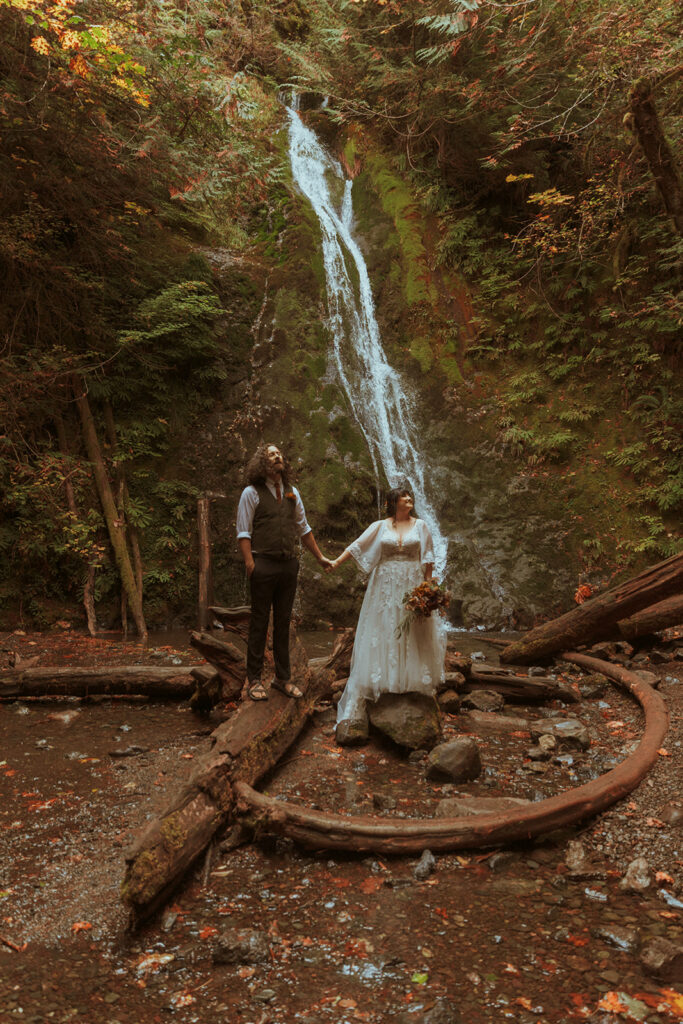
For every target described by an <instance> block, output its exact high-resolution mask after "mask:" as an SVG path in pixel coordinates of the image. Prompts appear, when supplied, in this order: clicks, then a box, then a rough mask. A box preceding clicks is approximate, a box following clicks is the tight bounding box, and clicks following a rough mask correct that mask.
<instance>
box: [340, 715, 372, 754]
mask: <svg viewBox="0 0 683 1024" xmlns="http://www.w3.org/2000/svg"><path fill="white" fill-rule="evenodd" d="M334 735H335V740H336V741H337V743H338V744H339V746H340V747H357V746H360V745H361V744H363V743H366V742H367V740H368V737H369V735H370V725H369V722H368V719H367V716H363V717H362V718H345V719H343V721H341V722H340V723H339V725H338V726H337V728H336V730H335V734H334Z"/></svg>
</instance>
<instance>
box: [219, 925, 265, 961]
mask: <svg viewBox="0 0 683 1024" xmlns="http://www.w3.org/2000/svg"><path fill="white" fill-rule="evenodd" d="M212 953H213V962H214V963H215V964H265V963H268V961H269V960H270V948H269V946H268V938H267V936H266V933H265V932H262V931H257V930H256V929H254V928H225V929H224V930H223V931H222V932H221V934H220V935H219V936H218V938H217V939H216V941H215V944H214V946H213V951H212Z"/></svg>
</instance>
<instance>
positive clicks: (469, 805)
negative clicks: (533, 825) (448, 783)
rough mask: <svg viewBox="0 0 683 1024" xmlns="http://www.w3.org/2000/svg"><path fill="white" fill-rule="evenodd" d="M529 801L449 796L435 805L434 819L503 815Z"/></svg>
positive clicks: (508, 798)
mask: <svg viewBox="0 0 683 1024" xmlns="http://www.w3.org/2000/svg"><path fill="white" fill-rule="evenodd" d="M531 803H532V801H531V800H522V799H520V798H519V797H516V796H480V797H471V798H467V797H458V796H451V797H448V798H447V799H446V800H440V801H439V803H438V804H437V805H436V811H435V812H434V816H435V817H436V818H467V817H470V816H471V815H475V814H503V813H504V812H505V811H509V810H513V809H514V808H517V807H528V806H529V805H530V804H531Z"/></svg>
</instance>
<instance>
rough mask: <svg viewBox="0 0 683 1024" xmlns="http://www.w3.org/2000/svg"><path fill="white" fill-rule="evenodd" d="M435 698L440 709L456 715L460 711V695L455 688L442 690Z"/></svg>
mask: <svg viewBox="0 0 683 1024" xmlns="http://www.w3.org/2000/svg"><path fill="white" fill-rule="evenodd" d="M437 700H438V701H439V707H440V708H441V710H442V711H445V712H447V714H449V715H457V713H458V712H459V711H460V696H459V695H458V694H457V693H456V692H455V690H444V691H443V693H440V694H439V696H438V698H437Z"/></svg>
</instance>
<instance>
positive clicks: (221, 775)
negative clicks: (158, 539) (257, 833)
mask: <svg viewBox="0 0 683 1024" xmlns="http://www.w3.org/2000/svg"><path fill="white" fill-rule="evenodd" d="M330 678H331V673H329V672H328V671H327V670H323V671H322V672H319V673H317V674H315V675H314V674H313V673H311V672H310V670H309V668H308V662H307V657H306V653H305V651H304V649H303V646H302V645H301V643H300V642H299V641H297V642H296V644H295V645H293V650H292V679H293V681H294V682H296V684H297V685H298V686H299V687H300V688H301V690H302V691H303V692H304V697H303V698H302V699H300V700H293V699H291V698H289V697H285V696H283V695H282V694H280V693H278V692H276V691H272V690H271V691H270V695H269V699H268V700H267V701H258V702H255V703H253V702H251V701H247V702H245V703H244V704H242V705H241V706H240V707H239V708H238V710H237V711H236V712H235V714H234V715H232V717H231V718H230V719H229V720H228V721H227V722H225V723H224V724H223V725H221V726H219V727H218V729H216V730H215V731H214V732H213V733H212V736H211V742H212V749H211V751H210V752H209V753H208V754H207V755H206V756H205V757H204V758H203V759H202V760H201V761H199V762H198V764H197V766H196V768H195V771H194V772H193V774H192V776H191V778H190V779H189V781H188V782H187V784H186V785H185V786H183V787H182V788H181V790H180V791H179V792H178V793H176V794H175V795H174V796H172V797H171V798H170V800H169V803H168V805H167V807H166V808H165V810H164V811H163V813H162V814H161V816H160V817H159V818H157V819H155V820H154V821H152V822H151V823H150V824H149V825H148V826H147V827H146V828H145V830H144V831H143V833H142V834H141V835H140V837H139V838H138V840H137V841H136V842H135V844H134V846H133V847H132V848H131V849H130V850H129V852H128V853H127V855H126V865H127V866H126V874H125V878H124V881H123V884H122V887H121V895H122V899H123V901H124V903H126V905H127V906H128V907H129V908H130V911H131V924H132V925H133V926H135V925H137V924H138V923H139V922H141V921H143V920H144V919H145V918H147V917H149V915H150V914H152V913H153V912H154V911H155V910H156V909H157V908H158V907H159V906H160V905H161V904H162V903H163V902H164V900H165V899H166V897H167V895H168V894H169V893H170V892H171V891H172V890H173V889H174V888H175V886H176V885H177V884H178V883H179V882H180V880H181V879H182V877H183V875H184V873H185V871H186V870H187V868H188V867H189V866H190V865H191V864H192V863H193V862H194V860H195V859H196V857H197V856H198V855H199V854H200V853H201V852H202V851H203V850H204V848H205V847H206V846H207V845H208V843H210V842H211V840H212V839H213V837H214V836H215V835H216V833H217V831H218V830H219V829H220V828H221V827H222V826H224V825H226V824H227V823H228V822H229V821H230V820H231V819H232V818H233V817H234V807H235V796H234V786H235V784H236V782H237V781H238V780H241V781H245V782H248V783H254V782H256V781H257V780H258V779H260V778H262V777H263V776H264V775H265V774H266V772H268V771H269V770H270V768H272V767H273V766H274V765H275V764H276V763H277V762H278V760H279V759H280V758H281V757H282V755H283V754H284V753H285V751H286V750H287V748H288V747H289V746H290V745H291V744H292V743H293V741H294V740H295V739H296V738H297V736H298V735H299V733H300V731H301V729H302V728H303V726H304V725H305V723H306V721H307V720H308V717H309V715H310V714H311V712H312V710H313V708H314V707H315V704H316V701H317V700H318V699H319V698H320V696H321V695H322V694H323V693H325V692H327V691H328V690H329V683H330Z"/></svg>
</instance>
